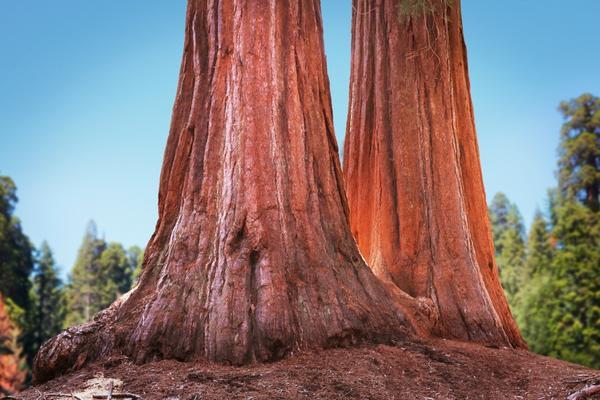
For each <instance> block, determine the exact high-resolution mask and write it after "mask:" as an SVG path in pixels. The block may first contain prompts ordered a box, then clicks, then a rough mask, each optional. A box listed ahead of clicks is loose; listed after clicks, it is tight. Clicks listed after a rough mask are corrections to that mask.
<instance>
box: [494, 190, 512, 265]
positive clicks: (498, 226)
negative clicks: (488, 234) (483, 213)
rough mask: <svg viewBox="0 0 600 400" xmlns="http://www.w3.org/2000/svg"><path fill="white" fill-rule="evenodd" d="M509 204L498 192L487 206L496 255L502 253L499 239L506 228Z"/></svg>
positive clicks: (506, 198)
mask: <svg viewBox="0 0 600 400" xmlns="http://www.w3.org/2000/svg"><path fill="white" fill-rule="evenodd" d="M510 207H511V203H510V201H509V200H508V197H506V195H505V194H504V193H502V192H498V193H496V194H495V195H494V197H493V198H492V202H491V203H490V205H489V210H488V211H489V215H490V223H491V224H492V236H493V238H494V249H495V250H496V255H497V254H498V253H500V252H501V251H502V249H501V247H500V246H501V243H500V237H501V236H502V235H503V234H504V232H505V231H506V229H507V228H508V213H509V211H510Z"/></svg>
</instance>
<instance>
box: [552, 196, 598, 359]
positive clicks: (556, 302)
mask: <svg viewBox="0 0 600 400" xmlns="http://www.w3.org/2000/svg"><path fill="white" fill-rule="evenodd" d="M557 214H558V224H557V225H556V226H555V227H554V235H555V237H556V239H557V250H556V255H555V257H554V260H553V262H552V270H551V271H550V277H551V281H550V285H551V288H550V289H551V290H550V293H548V294H551V296H552V298H551V299H548V302H549V307H550V309H551V312H550V316H549V319H548V321H547V324H548V325H549V326H551V327H552V336H551V337H550V340H551V343H552V344H553V345H552V350H551V351H550V352H548V355H551V356H555V357H558V358H562V359H565V360H569V361H573V362H576V363H580V364H585V365H588V366H591V367H595V368H600V279H598V277H600V213H599V212H598V211H593V210H591V209H590V208H588V207H586V206H585V205H584V204H582V203H579V202H577V201H574V200H572V199H565V201H564V202H562V203H561V204H560V205H559V207H558V210H557Z"/></svg>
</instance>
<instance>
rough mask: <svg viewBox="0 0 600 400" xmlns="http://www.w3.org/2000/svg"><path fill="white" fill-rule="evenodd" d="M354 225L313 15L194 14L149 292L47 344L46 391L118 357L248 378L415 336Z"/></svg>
mask: <svg viewBox="0 0 600 400" xmlns="http://www.w3.org/2000/svg"><path fill="white" fill-rule="evenodd" d="M347 210H348V209H347V204H346V199H345V195H344V188H343V183H342V176H341V168H340V165H339V161H338V155H337V145H336V140H335V136H334V132H333V122H332V112H331V104H330V97H329V84H328V78H327V74H326V65H325V57H324V52H323V42H322V27H321V16H320V9H319V2H318V1H313V0H286V1H283V0H270V1H255V0H228V1H218V0H213V1H208V0H190V1H189V3H188V9H187V22H186V32H185V45H184V54H183V61H182V67H181V73H180V80H179V88H178V91H177V97H176V101H175V107H174V112H173V119H172V124H171V131H170V134H169V139H168V142H167V148H166V151H165V156H164V163H163V169H162V174H161V180H160V191H159V221H158V224H157V227H156V231H155V233H154V235H153V237H152V239H151V240H150V243H149V244H148V247H147V250H146V252H145V255H144V268H143V273H142V275H141V277H140V280H139V284H138V286H137V287H136V288H135V289H134V290H133V291H132V292H130V293H129V294H128V295H126V296H124V297H123V298H121V299H120V300H119V301H117V302H116V303H114V304H113V305H112V306H111V307H110V308H109V309H107V310H106V311H104V312H102V313H100V314H99V315H98V316H96V318H95V319H94V320H93V321H91V322H90V323H87V324H85V325H82V326H79V327H76V328H72V329H70V330H67V331H66V332H64V333H62V334H61V335H59V336H58V337H56V338H54V339H52V340H51V341H50V342H48V343H47V344H45V345H44V346H43V347H42V349H41V351H40V353H39V354H38V356H37V358H36V362H35V367H34V368H35V371H34V373H35V377H36V379H37V380H38V381H41V380H45V379H48V378H51V377H52V376H54V375H56V374H59V373H61V372H62V371H64V370H66V369H69V368H77V367H79V366H81V365H83V364H84V363H86V362H89V361H91V360H94V359H98V358H99V357H105V356H108V355H110V354H112V353H115V352H121V353H124V354H127V355H129V356H130V357H132V358H133V359H134V360H135V361H138V362H143V361H148V360H154V359H159V358H175V359H186V360H187V359H194V358H196V357H203V358H206V359H209V360H215V361H220V362H228V363H232V364H242V363H246V362H252V361H261V360H273V359H277V358H280V357H282V356H284V355H286V354H289V353H292V352H294V351H296V350H299V349H305V348H311V347H320V348H323V347H329V346H336V345H340V344H346V343H352V342H354V341H357V340H361V339H371V340H387V339H389V338H391V337H394V336H397V335H403V334H405V333H406V332H409V331H410V330H412V328H413V323H412V322H413V318H412V317H411V316H412V313H410V312H403V311H402V309H401V308H399V307H398V304H399V302H401V297H398V296H394V295H392V294H390V292H388V291H387V290H386V289H385V288H384V286H383V285H382V284H381V283H380V282H379V280H378V279H377V278H376V277H375V276H374V275H373V273H372V272H371V270H370V269H369V267H368V266H367V265H366V264H365V263H364V261H363V259H362V257H361V256H360V254H359V251H358V248H357V246H356V243H355V241H354V239H353V238H352V235H351V232H350V229H349V225H348V211H347Z"/></svg>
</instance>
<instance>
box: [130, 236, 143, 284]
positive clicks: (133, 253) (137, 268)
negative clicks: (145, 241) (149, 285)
mask: <svg viewBox="0 0 600 400" xmlns="http://www.w3.org/2000/svg"><path fill="white" fill-rule="evenodd" d="M127 257H128V258H129V265H130V266H131V267H132V268H133V272H132V275H131V281H132V286H135V284H136V283H137V281H138V279H139V278H140V275H141V274H142V264H143V262H144V250H142V249H141V248H140V247H139V246H132V247H130V248H129V249H128V250H127Z"/></svg>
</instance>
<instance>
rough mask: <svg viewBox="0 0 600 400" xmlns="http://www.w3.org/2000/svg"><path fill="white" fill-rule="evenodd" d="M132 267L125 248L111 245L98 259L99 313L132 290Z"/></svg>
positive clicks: (114, 244)
mask: <svg viewBox="0 0 600 400" xmlns="http://www.w3.org/2000/svg"><path fill="white" fill-rule="evenodd" d="M132 269H133V268H132V266H131V265H130V263H129V258H128V257H127V253H126V252H125V249H124V248H123V246H122V245H121V244H119V243H114V242H113V243H110V244H109V245H108V247H106V249H104V251H103V252H102V253H101V254H100V257H99V259H98V269H97V271H96V272H97V279H96V283H97V284H96V287H95V291H96V294H97V296H98V304H97V309H98V310H97V311H100V310H102V309H104V308H106V307H108V306H109V305H110V304H111V303H112V302H113V301H115V299H117V298H118V297H119V296H120V295H122V294H123V293H125V292H127V291H128V290H129V289H130V288H131V276H132V274H133V271H132Z"/></svg>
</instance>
